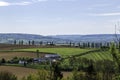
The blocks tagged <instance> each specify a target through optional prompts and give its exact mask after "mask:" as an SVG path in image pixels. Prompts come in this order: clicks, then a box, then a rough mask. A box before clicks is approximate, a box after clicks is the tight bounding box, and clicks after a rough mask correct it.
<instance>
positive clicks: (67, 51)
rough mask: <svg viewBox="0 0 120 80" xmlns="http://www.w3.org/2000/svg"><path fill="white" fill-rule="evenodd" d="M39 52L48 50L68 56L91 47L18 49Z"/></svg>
mask: <svg viewBox="0 0 120 80" xmlns="http://www.w3.org/2000/svg"><path fill="white" fill-rule="evenodd" d="M37 49H38V50H39V52H50V53H57V54H60V55H61V56H68V55H76V54H80V53H83V52H87V51H90V50H93V49H80V48H31V49H20V50H18V51H36V50H37Z"/></svg>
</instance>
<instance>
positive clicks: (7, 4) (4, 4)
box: [0, 1, 10, 6]
mask: <svg viewBox="0 0 120 80" xmlns="http://www.w3.org/2000/svg"><path fill="white" fill-rule="evenodd" d="M9 5H10V3H8V2H4V1H0V6H9Z"/></svg>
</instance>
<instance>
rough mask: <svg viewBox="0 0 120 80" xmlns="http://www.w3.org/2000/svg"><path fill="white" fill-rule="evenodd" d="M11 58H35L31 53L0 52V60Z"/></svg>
mask: <svg viewBox="0 0 120 80" xmlns="http://www.w3.org/2000/svg"><path fill="white" fill-rule="evenodd" d="M13 57H29V58H35V57H37V56H36V54H35V53H31V52H0V59H1V58H5V59H6V60H9V59H12V58H13Z"/></svg>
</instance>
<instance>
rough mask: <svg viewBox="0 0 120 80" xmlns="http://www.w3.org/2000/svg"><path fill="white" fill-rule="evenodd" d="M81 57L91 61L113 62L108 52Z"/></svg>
mask: <svg viewBox="0 0 120 80" xmlns="http://www.w3.org/2000/svg"><path fill="white" fill-rule="evenodd" d="M82 57H85V58H87V59H92V60H94V61H98V60H113V58H112V55H111V54H110V52H109V51H100V52H94V53H90V54H86V55H83V56H82Z"/></svg>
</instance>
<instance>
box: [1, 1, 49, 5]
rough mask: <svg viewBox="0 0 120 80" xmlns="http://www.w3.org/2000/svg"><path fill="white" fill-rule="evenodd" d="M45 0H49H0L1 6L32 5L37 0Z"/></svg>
mask: <svg viewBox="0 0 120 80" xmlns="http://www.w3.org/2000/svg"><path fill="white" fill-rule="evenodd" d="M43 1H48V0H31V1H30V0H29V1H22V2H6V1H0V6H14V5H17V6H25V5H30V4H34V3H36V2H43Z"/></svg>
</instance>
